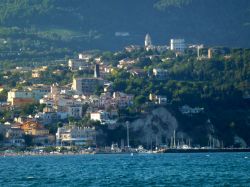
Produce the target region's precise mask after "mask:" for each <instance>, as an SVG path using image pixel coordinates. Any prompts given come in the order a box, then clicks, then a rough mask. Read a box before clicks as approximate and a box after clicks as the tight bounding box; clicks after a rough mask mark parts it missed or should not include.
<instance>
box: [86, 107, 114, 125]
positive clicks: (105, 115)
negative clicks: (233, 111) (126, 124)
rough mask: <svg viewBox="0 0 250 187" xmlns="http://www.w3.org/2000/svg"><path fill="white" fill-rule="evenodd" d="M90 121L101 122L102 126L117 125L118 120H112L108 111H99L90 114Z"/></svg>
mask: <svg viewBox="0 0 250 187" xmlns="http://www.w3.org/2000/svg"><path fill="white" fill-rule="evenodd" d="M90 119H91V120H94V121H99V122H100V123H101V124H102V125H106V124H107V125H109V124H115V123H116V121H117V120H115V119H112V118H111V114H110V113H109V112H106V111H102V110H100V111H98V112H92V113H90Z"/></svg>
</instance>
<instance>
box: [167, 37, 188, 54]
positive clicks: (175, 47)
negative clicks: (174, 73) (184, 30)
mask: <svg viewBox="0 0 250 187" xmlns="http://www.w3.org/2000/svg"><path fill="white" fill-rule="evenodd" d="M170 49H171V50H172V51H175V52H184V50H185V49H186V45H185V40H184V39H171V40H170Z"/></svg>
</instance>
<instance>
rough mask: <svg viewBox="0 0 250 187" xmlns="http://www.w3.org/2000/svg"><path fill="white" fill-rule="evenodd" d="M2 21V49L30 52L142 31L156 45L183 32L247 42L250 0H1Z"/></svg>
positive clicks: (108, 43) (117, 43) (116, 42)
mask: <svg viewBox="0 0 250 187" xmlns="http://www.w3.org/2000/svg"><path fill="white" fill-rule="evenodd" d="M0 23H1V28H0V38H1V41H0V49H1V50H2V51H11V52H14V51H17V50H20V49H21V51H22V54H23V55H24V56H25V55H26V56H28V57H29V55H31V54H30V53H32V51H33V52H39V51H40V52H41V51H42V52H44V51H45V50H46V52H47V53H48V54H47V53H46V55H52V56H53V54H58V56H63V55H65V54H72V53H73V52H72V51H71V50H70V49H72V50H84V49H105V50H110V49H111V50H113V49H115V50H117V49H121V48H122V47H123V46H124V45H128V44H143V40H144V36H145V34H146V33H150V34H151V36H152V38H153V42H154V43H156V44H167V43H168V42H169V39H170V38H172V37H181V38H185V39H186V41H187V42H188V43H204V44H207V45H217V46H218V45H219V46H222V45H223V46H230V47H249V43H250V42H249V33H250V1H249V0H238V1H235V0H227V1H225V0H210V1H207V0H136V1H135V0H115V1H114V0H105V1H103V0H85V1H82V0H72V1H69V0H2V1H1V2H0ZM121 33H125V36H124V35H122V34H121ZM48 47H49V50H48ZM50 52H51V54H50ZM1 56H2V55H1ZM21 56H22V55H21ZM4 57H6V56H4ZM7 57H8V58H16V56H14V57H13V54H9V55H7Z"/></svg>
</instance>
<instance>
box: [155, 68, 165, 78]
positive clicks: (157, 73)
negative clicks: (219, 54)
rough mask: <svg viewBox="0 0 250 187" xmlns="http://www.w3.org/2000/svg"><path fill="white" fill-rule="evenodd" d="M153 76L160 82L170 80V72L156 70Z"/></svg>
mask: <svg viewBox="0 0 250 187" xmlns="http://www.w3.org/2000/svg"><path fill="white" fill-rule="evenodd" d="M153 76H154V77H155V78H156V79H158V80H166V79H167V78H168V70H165V69H158V68H154V69H153Z"/></svg>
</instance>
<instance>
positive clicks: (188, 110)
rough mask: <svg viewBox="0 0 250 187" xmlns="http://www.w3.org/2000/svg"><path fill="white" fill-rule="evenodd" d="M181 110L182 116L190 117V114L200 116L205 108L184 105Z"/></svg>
mask: <svg viewBox="0 0 250 187" xmlns="http://www.w3.org/2000/svg"><path fill="white" fill-rule="evenodd" d="M179 110H180V112H181V113H182V114H185V115H189V114H199V113H201V112H203V111H204V108H198V107H195V108H192V107H190V106H188V105H184V106H182V107H181V108H180V109H179Z"/></svg>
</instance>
